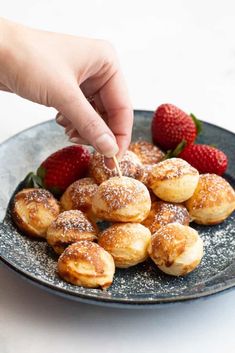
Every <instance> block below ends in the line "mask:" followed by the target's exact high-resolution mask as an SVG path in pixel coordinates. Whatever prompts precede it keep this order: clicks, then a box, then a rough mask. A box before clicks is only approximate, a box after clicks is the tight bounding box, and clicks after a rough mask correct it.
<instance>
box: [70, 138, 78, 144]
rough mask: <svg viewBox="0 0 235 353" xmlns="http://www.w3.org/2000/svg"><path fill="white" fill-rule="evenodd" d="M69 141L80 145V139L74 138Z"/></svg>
mask: <svg viewBox="0 0 235 353" xmlns="http://www.w3.org/2000/svg"><path fill="white" fill-rule="evenodd" d="M69 141H70V142H73V143H80V140H79V138H78V137H72V138H71V139H69Z"/></svg>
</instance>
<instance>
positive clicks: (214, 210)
mask: <svg viewBox="0 0 235 353" xmlns="http://www.w3.org/2000/svg"><path fill="white" fill-rule="evenodd" d="M185 205H186V207H187V209H188V211H189V214H190V216H191V218H192V219H193V220H194V221H195V222H196V223H199V224H208V225H210V224H217V223H221V222H223V221H224V220H225V219H226V218H227V217H228V216H229V215H230V214H231V213H232V212H233V211H234V210H235V192H234V189H233V188H232V186H231V185H230V184H229V183H228V182H227V181H226V180H225V179H224V178H222V177H221V176H219V175H216V174H201V175H200V178H199V182H198V185H197V188H196V190H195V192H194V194H193V195H192V197H191V198H190V199H189V200H187V201H186V203H185Z"/></svg>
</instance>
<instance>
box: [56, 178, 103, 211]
mask: <svg viewBox="0 0 235 353" xmlns="http://www.w3.org/2000/svg"><path fill="white" fill-rule="evenodd" d="M97 189H98V185H97V184H96V182H95V180H94V179H93V178H83V179H79V180H77V181H75V182H74V183H72V184H71V185H70V186H69V187H68V188H67V189H66V190H65V192H64V193H63V195H62V197H61V199H60V202H61V206H62V207H63V209H64V210H81V211H83V212H88V213H89V211H90V210H91V203H92V197H93V195H94V194H95V192H96V190H97Z"/></svg>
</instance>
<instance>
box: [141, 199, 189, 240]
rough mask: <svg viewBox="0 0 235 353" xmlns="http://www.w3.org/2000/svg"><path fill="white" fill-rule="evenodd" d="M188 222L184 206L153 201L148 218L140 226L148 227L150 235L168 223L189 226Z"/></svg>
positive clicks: (187, 214)
mask: <svg viewBox="0 0 235 353" xmlns="http://www.w3.org/2000/svg"><path fill="white" fill-rule="evenodd" d="M189 222H190V216H189V213H188V211H187V208H186V207H185V206H183V205H181V204H178V203H170V202H165V201H154V202H153V203H152V206H151V210H150V212H149V215H148V217H147V218H146V219H145V220H144V221H143V222H142V224H143V225H145V227H148V228H149V230H150V232H151V233H155V232H156V231H157V230H158V229H159V228H161V227H162V226H165V225H166V224H168V223H180V224H183V225H189Z"/></svg>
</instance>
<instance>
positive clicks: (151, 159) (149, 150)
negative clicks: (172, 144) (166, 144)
mask: <svg viewBox="0 0 235 353" xmlns="http://www.w3.org/2000/svg"><path fill="white" fill-rule="evenodd" d="M129 150H130V151H132V152H134V153H135V154H136V155H137V157H139V159H140V161H141V163H142V164H147V165H148V164H156V163H158V162H160V161H161V160H162V159H163V157H164V156H165V153H164V152H162V151H161V150H160V148H158V147H157V146H154V145H153V144H152V143H150V142H147V141H143V140H139V141H136V142H133V143H131V144H130V146H129Z"/></svg>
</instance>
